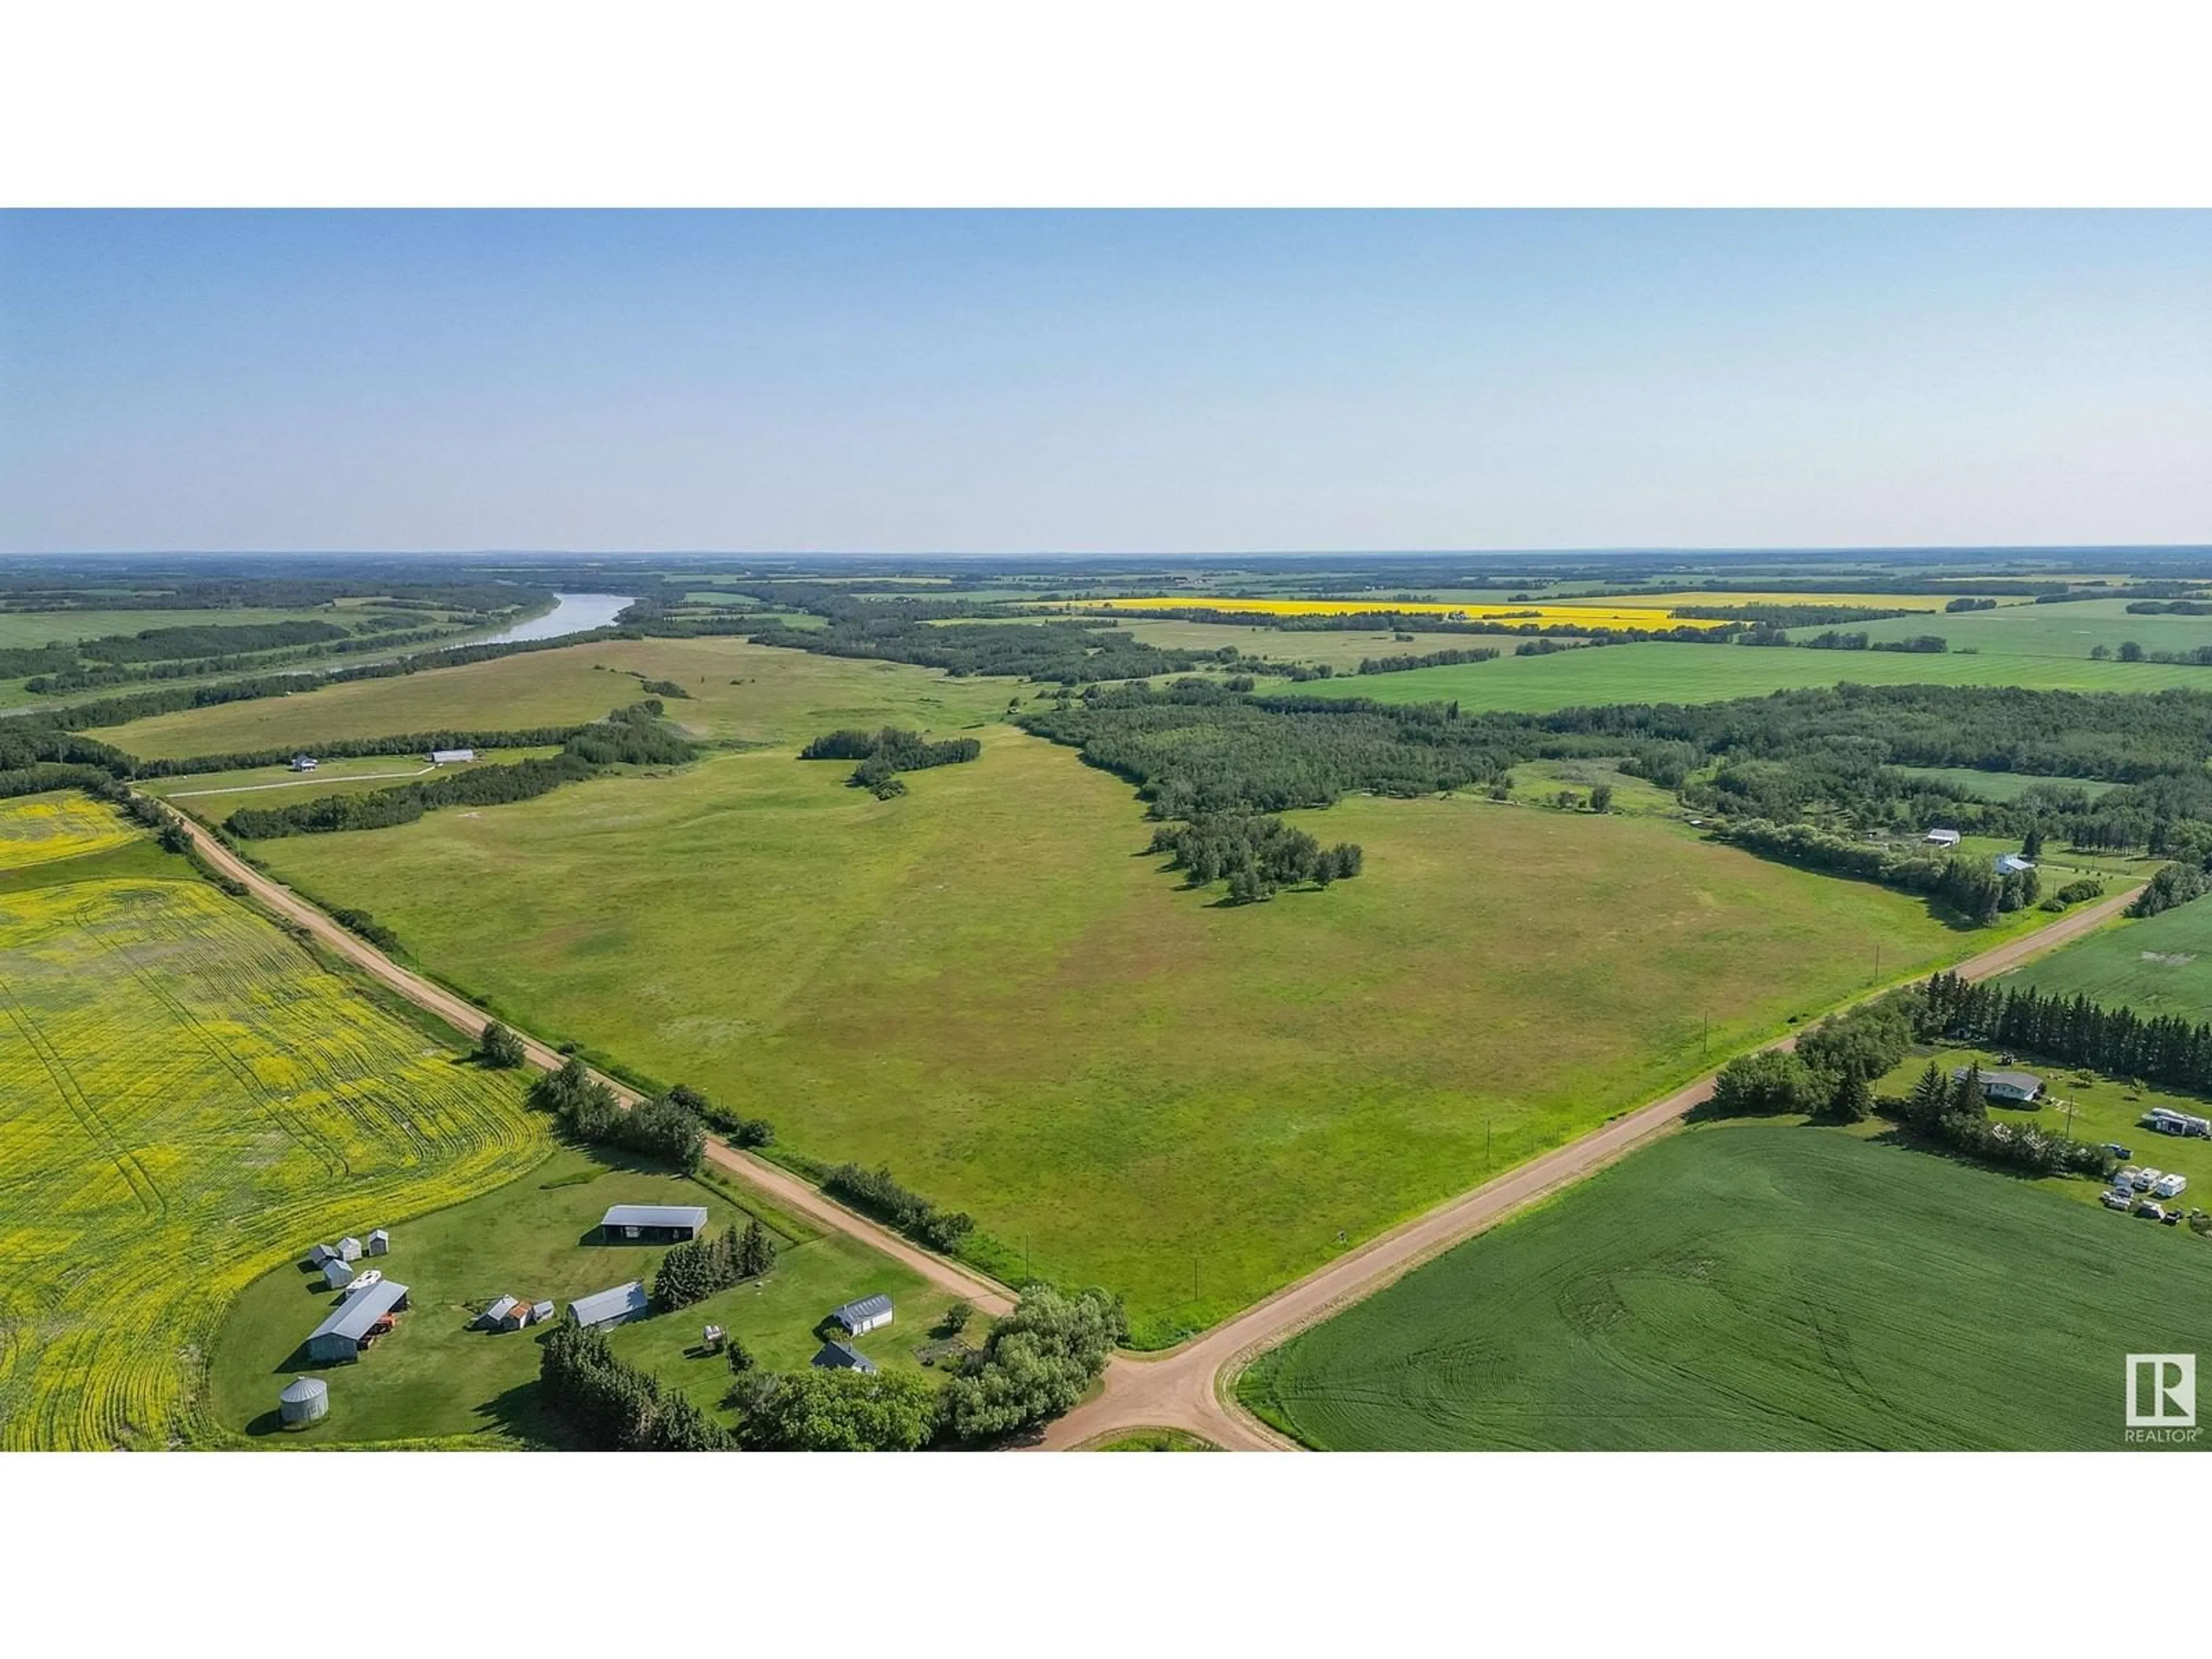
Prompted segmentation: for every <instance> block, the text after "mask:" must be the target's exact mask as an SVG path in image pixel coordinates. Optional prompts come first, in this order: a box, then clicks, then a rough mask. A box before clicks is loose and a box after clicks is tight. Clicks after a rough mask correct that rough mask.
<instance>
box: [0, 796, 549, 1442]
mask: <svg viewBox="0 0 2212 1659" xmlns="http://www.w3.org/2000/svg"><path fill="white" fill-rule="evenodd" d="M17 810H20V804H15V803H11V804H9V805H8V806H6V807H0V822H4V821H5V820H6V818H7V817H9V816H12V814H13V813H14V812H15V811H17ZM9 873H10V875H11V876H12V879H10V880H9V881H8V882H6V883H5V884H0V1033H4V1039H0V1170H4V1171H5V1179H4V1181H0V1257H4V1259H5V1261H6V1262H7V1268H6V1271H5V1272H4V1273H0V1448H7V1449H76V1448H106V1447H112V1446H162V1445H167V1444H174V1443H208V1442H210V1441H217V1442H219V1441H220V1440H221V1438H222V1434H221V1432H220V1431H219V1430H217V1429H216V1427H215V1426H214V1425H212V1424H211V1423H210V1419H209V1417H208V1414H207V1411H206V1398H205V1395H206V1389H205V1361H206V1356H207V1353H208V1352H209V1349H210V1346H211V1344H212V1341H213V1339H214V1337H215V1334H216V1327H217V1325H218V1323H219V1322H220V1321H221V1319H222V1315H223V1311H224V1310H225V1309H226V1307H227V1306H228V1304H229V1303H230V1301H231V1299H232V1298H233V1297H234V1296H235V1295H236V1294H237V1292H238V1291H240V1289H242V1288H243V1287H244V1286H245V1285H246V1284H248V1283H249V1282H250V1281H251V1280H252V1279H254V1278H256V1277H257V1276H258V1275H259V1274H261V1273H264V1272H265V1271H267V1270H268V1269H269V1268H270V1267H272V1266H273V1265H275V1264H276V1263H279V1262H283V1261H289V1260H290V1259H292V1257H293V1256H294V1255H296V1254H297V1253H298V1252H300V1251H302V1250H304V1249H307V1246H308V1245H310V1244H312V1243H314V1242H315V1241H316V1240H317V1239H318V1238H323V1237H331V1238H335V1237H337V1236H338V1235H340V1234H342V1233H346V1232H353V1233H363V1232H366V1231H368V1229H369V1228H370V1227H372V1226H376V1225H385V1224H389V1223H392V1222H396V1221H398V1220H401V1219H403V1218H406V1217H408V1216H410V1215H415V1214H419V1213H421V1212H423V1211H425V1210H428V1209H430V1208H434V1207H435V1206H438V1205H441V1204H447V1203H451V1202H453V1201H454V1200H456V1199H459V1198H462V1197H465V1196H467V1195H468V1194H471V1193H472V1192H475V1191H477V1190H480V1189H481V1188H483V1186H484V1185H485V1184H486V1183H487V1182H493V1181H497V1180H500V1179H503V1178H505V1177H506V1176H508V1175H511V1174H512V1173H513V1172H514V1171H516V1170H520V1169H525V1168H527V1167H528V1166H529V1165H530V1164H531V1163H532V1162H533V1161H535V1160H536V1159H537V1158H540V1157H542V1156H543V1155H544V1152H545V1150H546V1146H547V1143H546V1141H545V1139H544V1133H543V1131H542V1129H541V1128H540V1127H538V1125H537V1123H536V1122H535V1121H533V1120H532V1118H531V1117H530V1116H529V1115H527V1114H526V1112H525V1111H524V1109H523V1108H522V1106H521V1086H520V1083H519V1082H517V1081H516V1080H515V1079H513V1078H512V1077H510V1076H501V1075H497V1074H489V1073H484V1072H482V1071H480V1070H478V1069H477V1068H476V1067H474V1066H469V1065H466V1064H465V1063H463V1062H462V1061H461V1060H460V1059H459V1057H458V1056H456V1055H455V1054H453V1051H452V1050H451V1049H450V1048H447V1047H444V1046H442V1045H441V1044H439V1043H438V1042H435V1041H434V1040H433V1039H431V1038H430V1037H428V1036H426V1035H425V1034H424V1032H423V1031H422V1030H421V1029H420V1028H419V1027H417V1026H416V1025H415V1024H411V1023H410V1022H407V1021H405V1020H403V1019H400V1018H397V1017H395V1016H394V1015H392V1013H390V1012H386V1010H385V1009H384V1007H383V1006H381V1005H380V1004H379V1003H378V1002H376V1001H374V1000H371V999H370V998H369V997H368V995H366V994H363V993H362V992H361V991H360V990H358V989H356V987H354V986H353V985H352V984H351V983H350V982H349V981H344V980H342V979H339V978H337V977H336V976H335V975H332V974H331V973H329V972H326V971H325V970H323V969H321V968H320V967H319V966H318V964H317V963H315V961H314V960H313V958H312V957H308V956H307V954H306V953H305V952H304V951H302V950H301V947H300V946H299V945H296V944H295V943H294V942H293V941H292V940H291V939H289V938H287V937H286V936H285V935H284V934H283V933H281V932H279V931H278V930H277V929H276V927H273V926H271V925H270V924H269V923H268V922H266V921H263V920H262V919H261V918H260V917H259V916H258V915H255V914H254V913H252V911H250V910H248V909H246V908H245V907H244V906H242V905H240V904H238V903H236V902H233V901H232V900H229V899H227V898H225V897H223V896H222V895H220V894H219V893H217V892H216V890H215V889H214V888H212V887H211V886H209V885H208V884H205V883H204V882H202V881H200V880H199V879H197V878H196V877H194V876H193V875H192V874H191V870H190V867H189V866H187V865H186V864H185V861H184V860H182V859H180V858H173V857H171V856H169V855H167V854H161V852H160V851H159V849H158V848H155V847H154V845H153V843H152V842H149V841H146V840H144V839H143V838H139V839H134V840H133V841H132V842H131V843H130V844H129V845H127V846H124V847H119V848H111V849H109V850H107V851H105V852H94V853H90V854H86V855H84V856H82V857H81V858H78V859H74V860H53V861H49V862H47V863H44V864H41V865H39V866H29V867H26V868H23V869H19V870H17V871H15V872H9Z"/></svg>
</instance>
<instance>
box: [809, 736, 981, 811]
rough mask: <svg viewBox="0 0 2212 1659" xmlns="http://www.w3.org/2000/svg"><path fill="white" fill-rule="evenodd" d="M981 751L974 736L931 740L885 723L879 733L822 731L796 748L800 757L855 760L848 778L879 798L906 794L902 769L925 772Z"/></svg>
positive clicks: (961, 761) (965, 761) (965, 759)
mask: <svg viewBox="0 0 2212 1659" xmlns="http://www.w3.org/2000/svg"><path fill="white" fill-rule="evenodd" d="M982 752H983V745H982V744H981V743H980V742H978V741H977V740H976V739H975V738H942V739H940V740H939V741H938V742H935V743H932V742H931V741H930V740H929V739H928V738H925V737H923V736H922V735H921V732H908V731H906V730H904V729H903V728H902V727H899V726H884V728H883V729H882V730H881V731H879V732H860V731H854V730H852V729H850V728H847V729H844V730H841V731H836V732H824V733H823V735H822V736H821V737H818V738H815V739H814V740H813V741H812V742H811V743H810V744H807V745H806V747H805V748H804V749H802V750H799V759H801V760H856V761H858V762H860V764H859V765H858V766H856V767H854V769H853V775H852V777H851V778H850V779H849V780H848V781H849V782H850V783H852V784H853V785H854V787H856V788H862V789H866V790H869V791H871V792H872V793H873V794H874V795H875V797H876V798H877V799H878V800H888V799H890V798H891V797H892V796H894V795H902V794H904V793H906V786H905V785H904V784H902V783H901V782H900V781H898V774H899V773H901V772H921V771H926V770H927V769H929V768H930V767H933V766H958V765H963V764H964V763H967V762H969V761H972V760H974V759H975V757H977V756H978V755H980V754H981V753H982Z"/></svg>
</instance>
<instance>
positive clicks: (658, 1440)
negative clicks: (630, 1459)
mask: <svg viewBox="0 0 2212 1659" xmlns="http://www.w3.org/2000/svg"><path fill="white" fill-rule="evenodd" d="M538 1389H539V1391H540V1393H541V1394H542V1395H544V1401H545V1403H546V1404H547V1405H548V1406H549V1407H551V1408H552V1409H553V1410H554V1411H555V1412H556V1413H558V1414H559V1415H560V1416H561V1418H562V1419H563V1420H564V1421H566V1422H567V1423H568V1425H569V1427H570V1429H571V1430H572V1431H574V1433H575V1435H576V1436H577V1437H578V1438H579V1439H580V1440H581V1441H582V1443H584V1444H585V1445H586V1446H588V1447H590V1448H591V1449H592V1450H594V1451H695V1452H696V1451H733V1450H735V1449H737V1445H738V1441H737V1437H736V1436H734V1435H732V1433H731V1432H730V1431H728V1430H727V1429H725V1428H724V1427H723V1426H722V1425H720V1424H719V1423H717V1422H715V1421H714V1419H712V1418H711V1417H709V1416H708V1415H707V1413H704V1412H702V1411H701V1410H700V1409H699V1407H696V1406H695V1405H693V1404H692V1403H691V1401H690V1397H689V1396H688V1395H685V1394H684V1391H683V1390H682V1389H672V1388H669V1387H667V1386H666V1385H665V1384H664V1383H661V1382H660V1380H659V1378H657V1377H655V1376H653V1375H652V1374H651V1373H650V1372H647V1371H643V1370H639V1369H638V1368H637V1367H636V1366H635V1365H632V1364H627V1363H625V1362H624V1361H623V1360H620V1359H617V1358H615V1355H614V1351H613V1350H612V1349H611V1348H610V1347H608V1346H607V1339H606V1335H605V1333H604V1332H601V1331H592V1330H586V1329H585V1328H583V1327H582V1326H580V1325H577V1324H574V1323H573V1322H567V1321H564V1322H562V1323H561V1324H558V1325H556V1326H555V1327H554V1328H553V1330H552V1332H551V1334H549V1335H548V1336H547V1337H546V1339H545V1341H544V1345H543V1346H541V1347H540V1348H539V1350H538Z"/></svg>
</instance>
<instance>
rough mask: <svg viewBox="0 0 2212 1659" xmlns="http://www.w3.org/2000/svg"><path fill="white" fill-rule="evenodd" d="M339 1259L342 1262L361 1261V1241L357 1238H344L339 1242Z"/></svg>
mask: <svg viewBox="0 0 2212 1659" xmlns="http://www.w3.org/2000/svg"><path fill="white" fill-rule="evenodd" d="M338 1259H339V1260H340V1261H360V1260H361V1241H360V1240H359V1239H357V1238H342V1239H340V1240H338Z"/></svg>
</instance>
